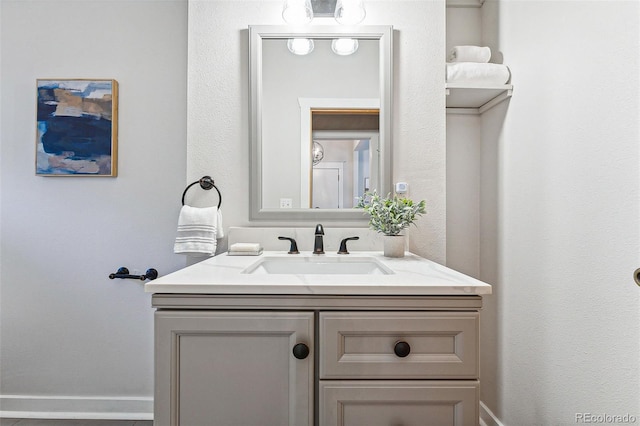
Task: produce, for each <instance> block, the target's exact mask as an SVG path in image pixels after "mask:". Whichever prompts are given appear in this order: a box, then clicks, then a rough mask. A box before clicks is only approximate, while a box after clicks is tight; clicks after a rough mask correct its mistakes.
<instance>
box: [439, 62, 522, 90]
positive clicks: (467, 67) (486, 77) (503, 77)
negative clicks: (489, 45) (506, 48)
mask: <svg viewBox="0 0 640 426" xmlns="http://www.w3.org/2000/svg"><path fill="white" fill-rule="evenodd" d="M446 76H447V83H472V84H477V85H484V86H490V85H500V84H507V83H508V82H509V79H510V78H511V72H510V71H509V68H508V67H507V66H506V65H502V64H478V63H475V62H452V63H447V64H446Z"/></svg>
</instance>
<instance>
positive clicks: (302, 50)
mask: <svg viewBox="0 0 640 426" xmlns="http://www.w3.org/2000/svg"><path fill="white" fill-rule="evenodd" d="M313 46H314V44H313V40H312V39H310V38H290V39H289V40H287V48H289V52H291V53H293V54H295V55H308V54H309V53H311V52H313Z"/></svg>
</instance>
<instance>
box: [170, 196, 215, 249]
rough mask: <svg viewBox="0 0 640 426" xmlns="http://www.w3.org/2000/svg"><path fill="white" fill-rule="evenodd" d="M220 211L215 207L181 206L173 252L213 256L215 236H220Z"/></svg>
mask: <svg viewBox="0 0 640 426" xmlns="http://www.w3.org/2000/svg"><path fill="white" fill-rule="evenodd" d="M223 236H224V232H223V230H222V213H221V212H220V210H218V208H217V207H205V208H200V207H191V206H182V209H181V210H180V216H179V218H178V232H177V236H176V241H175V243H174V245H173V252H174V253H183V254H189V255H194V256H203V255H208V256H213V255H214V254H215V253H216V246H217V241H216V239H217V238H222V237H223Z"/></svg>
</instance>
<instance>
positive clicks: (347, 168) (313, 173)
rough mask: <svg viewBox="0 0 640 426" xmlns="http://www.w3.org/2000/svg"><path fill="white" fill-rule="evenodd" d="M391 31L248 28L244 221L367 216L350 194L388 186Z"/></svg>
mask: <svg viewBox="0 0 640 426" xmlns="http://www.w3.org/2000/svg"><path fill="white" fill-rule="evenodd" d="M392 34H393V32H392V28H391V27H390V26H358V27H344V26H330V25H320V26H306V27H289V26H250V27H249V53H250V58H249V68H250V70H249V75H250V79H251V80H250V96H251V98H250V109H251V111H250V116H251V129H250V142H251V158H250V170H251V182H250V183H251V185H250V189H251V191H250V193H251V194H250V197H251V198H250V202H249V205H250V215H249V217H250V220H252V221H261V220H264V221H281V220H286V221H316V220H325V221H337V222H349V223H352V222H366V217H365V216H364V215H363V213H362V211H361V210H359V209H354V208H353V206H354V203H355V200H356V199H357V197H358V196H361V195H362V194H363V192H364V191H365V190H377V191H378V192H380V193H385V194H386V193H388V192H391V99H392V69H393V64H392ZM342 40H356V41H357V42H355V43H354V42H350V43H351V44H349V45H348V46H349V48H348V50H349V51H350V52H351V53H350V54H344V53H345V52H343V51H340V50H339V49H338V48H337V47H336V45H337V44H338V43H341V41H342ZM296 44H297V46H296ZM354 44H355V45H356V48H355V49H354V48H353V46H354ZM300 47H301V48H302V49H304V50H305V51H309V52H308V53H307V54H300V53H301V52H300V51H298V50H296V49H297V48H300ZM354 50H355V51H354ZM336 52H339V53H336ZM340 53H342V54H340Z"/></svg>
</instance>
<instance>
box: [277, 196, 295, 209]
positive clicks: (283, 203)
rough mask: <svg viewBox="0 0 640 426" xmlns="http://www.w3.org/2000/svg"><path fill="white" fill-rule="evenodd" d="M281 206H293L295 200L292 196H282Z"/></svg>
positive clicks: (286, 207) (287, 207)
mask: <svg viewBox="0 0 640 426" xmlns="http://www.w3.org/2000/svg"><path fill="white" fill-rule="evenodd" d="M280 208H281V209H290V208H293V200H292V199H291V198H280Z"/></svg>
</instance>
